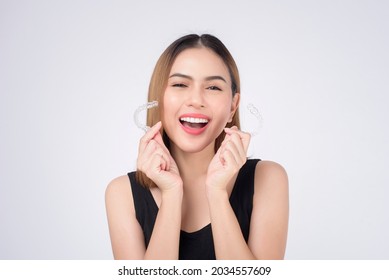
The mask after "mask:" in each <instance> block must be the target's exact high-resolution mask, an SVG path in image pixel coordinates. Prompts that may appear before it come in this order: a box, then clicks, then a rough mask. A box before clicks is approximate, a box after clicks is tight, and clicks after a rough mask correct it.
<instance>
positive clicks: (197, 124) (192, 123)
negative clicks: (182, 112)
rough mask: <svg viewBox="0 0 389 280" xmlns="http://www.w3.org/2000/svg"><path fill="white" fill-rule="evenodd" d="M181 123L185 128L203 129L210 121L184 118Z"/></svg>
mask: <svg viewBox="0 0 389 280" xmlns="http://www.w3.org/2000/svg"><path fill="white" fill-rule="evenodd" d="M180 122H181V124H182V125H183V126H184V127H187V128H192V129H201V128H203V127H205V126H206V125H207V124H208V122H209V121H208V120H207V119H204V118H191V117H184V118H180Z"/></svg>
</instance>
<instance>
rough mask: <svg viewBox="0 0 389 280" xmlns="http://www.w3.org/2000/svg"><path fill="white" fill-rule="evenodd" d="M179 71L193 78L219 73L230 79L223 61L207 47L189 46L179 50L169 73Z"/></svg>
mask: <svg viewBox="0 0 389 280" xmlns="http://www.w3.org/2000/svg"><path fill="white" fill-rule="evenodd" d="M174 73H181V74H185V75H189V76H193V77H194V78H202V77H207V76H214V75H219V76H223V77H224V78H225V79H226V80H230V77H229V71H228V68H227V66H226V64H225V63H224V61H223V60H222V59H221V57H219V56H218V55H217V54H216V53H214V52H213V51H212V50H210V49H208V48H204V47H201V48H191V49H187V50H184V51H183V52H181V53H180V54H179V55H178V56H177V58H176V59H175V61H174V63H173V65H172V69H171V70H170V74H174Z"/></svg>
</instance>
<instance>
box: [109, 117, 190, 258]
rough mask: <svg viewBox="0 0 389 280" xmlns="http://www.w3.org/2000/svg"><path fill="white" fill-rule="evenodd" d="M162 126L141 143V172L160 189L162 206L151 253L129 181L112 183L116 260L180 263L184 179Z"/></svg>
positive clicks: (113, 233) (111, 232)
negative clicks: (137, 213) (168, 147)
mask: <svg viewBox="0 0 389 280" xmlns="http://www.w3.org/2000/svg"><path fill="white" fill-rule="evenodd" d="M160 128H161V122H158V123H157V124H156V125H154V126H153V127H152V128H151V129H150V130H149V131H148V132H147V133H146V134H145V135H144V136H143V137H142V139H141V141H140V144H139V152H138V159H137V168H138V170H140V171H142V172H143V173H145V174H146V175H147V176H148V177H149V178H150V179H151V180H153V182H154V183H155V184H156V185H157V186H158V188H159V190H160V193H161V204H160V206H159V211H158V214H157V217H156V220H155V224H154V228H153V232H152V235H151V238H150V242H149V244H148V247H147V249H146V248H145V244H144V237H143V232H142V229H141V227H140V225H139V223H138V221H137V219H136V214H135V209H134V203H133V198H132V193H131V186H130V183H129V180H128V178H127V179H126V180H124V179H123V178H122V177H119V178H118V179H116V180H114V181H112V182H111V183H110V184H109V186H108V188H107V192H106V208H107V214H108V222H109V229H110V235H111V242H112V248H113V252H114V256H115V258H116V259H178V252H179V237H180V228H181V206H182V196H183V189H182V179H181V177H180V174H179V171H178V167H177V165H176V163H175V162H174V160H173V158H172V157H171V155H170V153H169V151H168V149H167V148H166V147H165V145H164V144H163V140H162V136H161V134H160V132H159V130H160Z"/></svg>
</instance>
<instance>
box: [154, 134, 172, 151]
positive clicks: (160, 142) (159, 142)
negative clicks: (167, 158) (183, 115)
mask: <svg viewBox="0 0 389 280" xmlns="http://www.w3.org/2000/svg"><path fill="white" fill-rule="evenodd" d="M153 139H154V140H155V141H157V143H158V144H159V145H160V146H161V147H162V148H163V150H164V151H165V152H166V153H168V154H170V152H169V150H168V148H167V147H166V145H165V143H164V142H163V139H162V135H161V133H160V132H158V133H156V134H155V135H154V138H153Z"/></svg>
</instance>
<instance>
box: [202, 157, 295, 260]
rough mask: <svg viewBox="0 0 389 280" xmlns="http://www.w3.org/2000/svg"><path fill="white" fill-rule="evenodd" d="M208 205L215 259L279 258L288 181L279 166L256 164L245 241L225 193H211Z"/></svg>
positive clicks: (283, 243)
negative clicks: (249, 218) (250, 213)
mask: <svg viewBox="0 0 389 280" xmlns="http://www.w3.org/2000/svg"><path fill="white" fill-rule="evenodd" d="M209 205H210V212H211V221H212V232H213V238H214V243H215V252H216V256H217V258H218V259H283V257H284V253H285V247H286V237H287V228H288V180H287V175H286V172H285V170H284V169H283V168H282V167H281V166H280V165H278V164H276V163H273V162H259V163H258V164H257V168H256V172H255V194H254V199H253V212H252V217H251V224H250V235H249V241H248V244H246V242H245V240H244V237H243V235H242V232H241V229H240V226H239V223H238V221H237V219H236V217H235V214H234V212H233V210H232V208H231V205H230V203H229V199H228V194H227V192H223V191H218V192H213V195H212V196H210V197H209Z"/></svg>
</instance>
